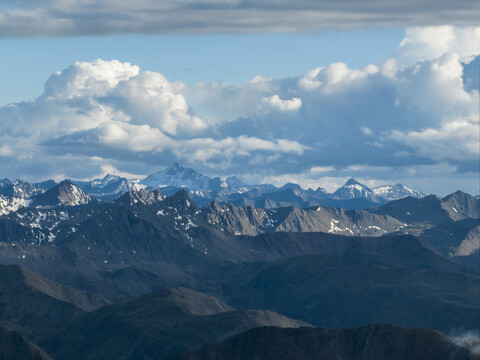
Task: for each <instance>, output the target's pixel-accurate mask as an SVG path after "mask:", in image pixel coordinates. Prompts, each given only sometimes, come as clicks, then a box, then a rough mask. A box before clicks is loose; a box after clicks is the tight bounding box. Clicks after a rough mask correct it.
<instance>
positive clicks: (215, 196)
mask: <svg viewBox="0 0 480 360" xmlns="http://www.w3.org/2000/svg"><path fill="white" fill-rule="evenodd" d="M68 181H70V182H72V183H74V184H75V185H77V187H78V188H80V189H81V190H83V191H84V192H85V193H86V194H88V195H90V196H93V197H95V198H98V199H100V200H107V201H108V200H114V199H115V198H117V197H119V196H121V195H122V194H124V193H125V192H127V191H131V190H140V189H142V188H145V189H155V188H158V189H161V190H162V192H163V193H164V194H166V195H173V194H174V193H176V192H177V191H178V190H180V189H185V190H187V191H188V192H189V195H190V197H191V198H192V199H193V200H194V201H195V202H196V204H197V205H198V206H204V205H206V204H207V203H209V202H211V201H212V200H215V201H216V202H217V203H230V202H231V203H233V204H234V205H239V206H242V205H250V206H254V207H257V208H276V207H285V206H295V207H298V208H305V207H311V206H315V205H325V206H333V207H342V208H344V209H365V208H369V207H376V206H379V205H381V204H385V203H386V202H388V201H391V200H396V199H400V198H404V197H407V196H411V197H415V198H422V197H424V196H426V195H427V194H425V193H422V192H418V191H414V190H411V189H409V188H407V187H406V186H404V185H401V184H396V185H384V186H380V187H376V188H373V189H370V188H368V187H367V186H365V185H362V184H360V183H359V182H357V181H356V180H354V179H349V180H348V181H347V182H346V183H345V185H344V186H342V187H341V188H339V189H337V190H336V191H335V192H333V193H331V194H330V193H328V192H327V191H326V190H325V189H322V188H317V189H316V190H313V189H307V190H305V189H302V188H301V187H300V186H299V185H297V184H292V183H288V184H285V185H284V186H282V187H280V188H278V187H275V186H273V185H271V184H260V185H248V184H246V183H244V182H242V181H241V180H240V179H238V178H237V177H234V176H231V177H228V178H226V179H225V180H222V179H220V178H219V177H215V178H211V177H209V176H205V175H203V174H201V173H199V172H197V171H195V170H193V169H190V168H186V167H183V166H181V165H179V164H178V163H175V164H173V165H171V166H169V167H168V168H166V169H165V170H162V171H159V172H157V173H154V174H152V175H149V176H147V177H146V178H144V179H137V180H132V179H126V178H122V177H119V176H116V175H106V176H105V177H104V178H102V179H94V180H90V181H77V180H68ZM55 185H56V183H55V182H54V181H53V180H48V181H44V182H42V183H35V184H32V183H28V182H24V181H20V180H16V181H14V182H11V181H10V180H8V179H3V180H0V194H1V195H3V196H2V197H1V198H0V214H2V213H8V212H9V211H10V209H16V208H18V207H19V206H26V204H25V200H28V199H31V198H33V197H35V196H38V195H39V194H43V193H44V192H46V191H47V190H49V189H50V188H52V187H54V186H55Z"/></svg>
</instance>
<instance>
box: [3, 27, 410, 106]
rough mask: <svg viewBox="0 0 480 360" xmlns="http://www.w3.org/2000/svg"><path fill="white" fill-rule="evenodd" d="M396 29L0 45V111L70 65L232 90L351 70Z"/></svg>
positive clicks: (375, 56) (375, 57)
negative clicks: (101, 63)
mask: <svg viewBox="0 0 480 360" xmlns="http://www.w3.org/2000/svg"><path fill="white" fill-rule="evenodd" d="M404 35H405V29H404V28H387V29H382V31H379V30H378V29H376V28H366V29H356V30H341V29H325V30H321V31H320V30H319V31H317V32H316V33H315V34H305V33H301V34H249V35H245V34H217V35H178V34H177V35H175V34H174V35H144V34H128V35H110V36H98V37H94V36H93V37H92V36H89V37H85V36H79V37H54V38H4V39H0V49H2V56H1V58H0V78H1V79H2V83H4V84H8V85H9V86H2V87H0V104H7V103H12V102H19V101H23V100H26V99H31V98H34V97H37V96H38V95H39V94H41V92H42V91H43V84H44V83H45V81H46V80H47V79H48V77H49V76H50V75H51V74H52V73H53V72H55V71H57V70H62V69H65V68H66V67H68V66H69V65H70V64H72V63H74V62H76V61H94V60H96V59H99V58H100V59H117V60H120V61H122V62H131V63H133V64H136V65H138V66H140V67H141V68H142V69H143V70H150V71H157V72H160V73H162V74H163V75H165V77H167V79H168V80H170V81H178V80H181V81H184V82H186V83H187V84H189V85H194V84H195V83H196V82H199V81H203V82H210V81H217V80H221V81H224V82H229V83H233V84H239V83H242V82H245V81H248V80H250V79H252V78H253V77H255V76H256V75H263V76H274V77H289V76H298V75H300V74H303V73H305V72H307V71H309V70H311V69H313V68H315V67H318V66H320V65H328V64H330V63H332V62H336V61H344V62H346V63H348V64H349V66H351V67H354V68H362V67H364V66H366V65H368V64H372V63H379V62H381V61H384V60H386V59H388V57H390V56H391V55H392V54H393V53H394V51H395V48H396V47H397V45H398V44H399V43H400V41H401V40H402V38H403V36H404Z"/></svg>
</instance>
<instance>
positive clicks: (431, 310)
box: [220, 255, 480, 332]
mask: <svg viewBox="0 0 480 360" xmlns="http://www.w3.org/2000/svg"><path fill="white" fill-rule="evenodd" d="M236 272H237V273H236V275H235V276H233V277H232V279H231V280H230V281H229V282H228V283H226V284H225V285H224V286H223V288H222V289H221V290H220V291H222V292H223V293H224V296H225V299H227V300H228V302H229V303H231V304H233V305H235V306H237V307H242V308H263V309H269V310H272V311H276V312H279V313H282V314H284V315H286V316H290V317H293V318H296V319H301V320H304V321H307V322H309V323H311V324H313V325H316V326H321V327H328V328H344V327H352V326H363V325H367V324H371V323H388V324H394V325H400V326H422V327H428V328H432V329H436V330H441V331H445V332H449V331H451V330H452V329H471V330H476V329H478V328H479V327H480V303H479V302H478V299H479V298H480V287H479V283H480V277H478V276H475V275H467V274H462V273H451V272H443V271H435V270H429V269H422V268H391V267H386V266H380V265H375V264H372V263H368V262H363V261H360V260H355V259H352V258H347V257H335V256H319V255H315V256H302V257H297V258H290V259H283V260H278V261H275V262H273V263H263V264H262V263H257V264H254V263H252V264H245V265H243V266H240V265H239V266H238V268H237V269H236Z"/></svg>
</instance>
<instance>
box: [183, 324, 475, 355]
mask: <svg viewBox="0 0 480 360" xmlns="http://www.w3.org/2000/svg"><path fill="white" fill-rule="evenodd" d="M479 358H480V357H479V356H477V355H475V354H473V353H472V352H471V351H470V350H469V349H466V348H463V347H461V346H458V345H455V344H453V342H452V341H451V340H450V339H449V338H448V337H447V336H446V335H444V334H442V333H439V332H436V331H433V330H430V329H425V328H414V329H409V328H403V327H398V326H391V325H369V326H365V327H362V328H358V329H343V330H329V329H318V328H298V329H280V328H275V327H261V328H255V329H252V330H249V331H247V332H244V333H242V334H239V335H237V336H234V337H232V338H229V339H227V340H225V341H224V342H222V343H220V344H214V345H209V346H206V347H204V348H202V349H200V350H198V351H194V352H191V353H188V354H183V355H181V356H178V357H176V358H175V360H244V359H249V360H287V359H288V360H317V359H322V360H377V359H388V360H474V359H479Z"/></svg>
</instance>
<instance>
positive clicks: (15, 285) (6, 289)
mask: <svg viewBox="0 0 480 360" xmlns="http://www.w3.org/2000/svg"><path fill="white" fill-rule="evenodd" d="M106 304H107V303H106V302H105V301H104V300H101V299H99V298H97V297H95V296H92V295H90V294H87V293H85V292H82V291H78V290H75V289H72V288H70V287H68V286H64V285H61V284H58V283H55V282H53V281H51V280H48V279H46V278H44V277H43V276H41V275H38V274H36V273H34V272H32V271H30V270H28V269H25V268H22V267H20V266H18V265H0V324H2V325H6V326H8V327H11V328H13V329H15V330H19V331H21V332H22V333H24V334H25V335H27V336H29V337H31V338H32V340H35V339H37V338H38V337H40V336H45V335H46V334H48V333H51V332H53V331H58V329H59V328H62V327H64V326H66V325H67V324H68V323H70V322H73V321H75V320H77V319H79V318H80V317H81V316H83V314H85V312H88V311H92V310H95V309H98V308H100V307H102V306H104V305H106Z"/></svg>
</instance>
